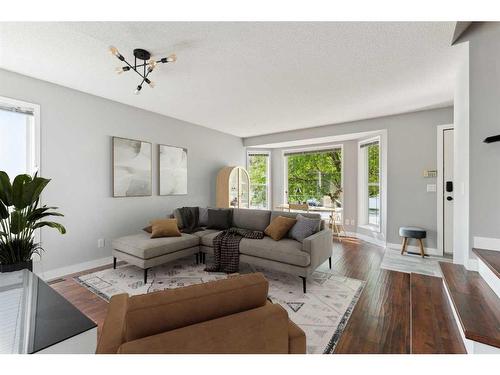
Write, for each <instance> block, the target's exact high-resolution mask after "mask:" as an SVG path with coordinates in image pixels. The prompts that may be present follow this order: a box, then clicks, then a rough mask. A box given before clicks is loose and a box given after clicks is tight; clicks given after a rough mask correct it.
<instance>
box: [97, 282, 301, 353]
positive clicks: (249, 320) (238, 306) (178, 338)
mask: <svg viewBox="0 0 500 375" xmlns="http://www.w3.org/2000/svg"><path fill="white" fill-rule="evenodd" d="M267 293H268V282H267V280H266V279H265V278H264V276H263V275H262V274H260V273H253V274H247V275H241V276H235V277H231V278H229V279H224V280H218V281H214V282H210V283H205V284H198V285H192V286H188V287H184V288H178V289H170V290H164V291H160V292H154V293H150V294H143V295H138V296H132V297H129V296H128V294H119V295H116V296H113V297H112V298H111V301H110V304H109V308H108V314H107V316H106V319H105V322H104V325H103V328H102V332H101V335H100V338H99V341H98V344H97V353H98V354H99V353H108V354H109V353H123V354H149V353H151V354H152V353H165V354H167V353H170V354H181V353H185V354H187V353H281V354H284V353H296V354H299V353H305V352H306V337H305V334H304V332H303V331H302V330H301V329H300V328H299V327H298V326H296V325H295V324H294V323H293V322H292V321H291V320H290V319H289V318H288V314H287V312H286V311H285V310H284V309H283V308H282V307H281V306H280V305H278V304H273V303H271V302H269V301H268V300H267Z"/></svg>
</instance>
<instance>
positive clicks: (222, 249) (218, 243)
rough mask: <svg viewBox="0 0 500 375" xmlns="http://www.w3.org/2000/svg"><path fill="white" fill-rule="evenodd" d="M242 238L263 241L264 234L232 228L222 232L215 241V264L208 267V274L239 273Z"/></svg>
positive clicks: (206, 269)
mask: <svg viewBox="0 0 500 375" xmlns="http://www.w3.org/2000/svg"><path fill="white" fill-rule="evenodd" d="M242 238H253V239H258V240H260V239H262V238H264V233H263V232H261V231H253V230H248V229H240V228H230V229H227V230H224V231H222V232H220V233H219V234H218V235H217V236H215V238H214V239H213V245H214V264H213V265H212V266H207V267H206V268H205V271H207V272H225V273H234V272H238V270H239V268H240V241H241V239H242Z"/></svg>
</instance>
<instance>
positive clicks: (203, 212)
mask: <svg viewBox="0 0 500 375" xmlns="http://www.w3.org/2000/svg"><path fill="white" fill-rule="evenodd" d="M199 213H200V217H199V224H200V227H206V226H207V225H208V208H207V207H199Z"/></svg>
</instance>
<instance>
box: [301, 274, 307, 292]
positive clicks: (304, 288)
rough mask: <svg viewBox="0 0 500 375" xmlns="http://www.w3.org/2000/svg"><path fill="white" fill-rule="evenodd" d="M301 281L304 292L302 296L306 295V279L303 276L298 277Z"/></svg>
mask: <svg viewBox="0 0 500 375" xmlns="http://www.w3.org/2000/svg"><path fill="white" fill-rule="evenodd" d="M300 278H301V279H302V290H303V291H304V294H305V293H306V280H307V279H306V278H305V277H304V276H300Z"/></svg>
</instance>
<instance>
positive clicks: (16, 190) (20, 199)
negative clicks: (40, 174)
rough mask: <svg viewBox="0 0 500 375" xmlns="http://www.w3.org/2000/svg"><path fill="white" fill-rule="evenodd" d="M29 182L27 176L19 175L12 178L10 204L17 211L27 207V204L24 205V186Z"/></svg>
mask: <svg viewBox="0 0 500 375" xmlns="http://www.w3.org/2000/svg"><path fill="white" fill-rule="evenodd" d="M31 181H32V180H31V177H30V176H29V175H27V174H20V175H17V176H16V178H14V182H13V183H12V203H13V204H14V207H16V209H18V210H22V209H23V208H26V207H27V206H28V205H29V203H26V198H25V191H26V185H28V184H29V183H30V182H31Z"/></svg>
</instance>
